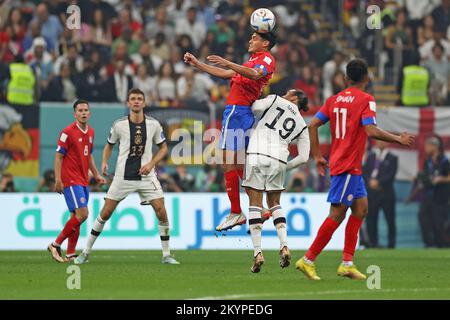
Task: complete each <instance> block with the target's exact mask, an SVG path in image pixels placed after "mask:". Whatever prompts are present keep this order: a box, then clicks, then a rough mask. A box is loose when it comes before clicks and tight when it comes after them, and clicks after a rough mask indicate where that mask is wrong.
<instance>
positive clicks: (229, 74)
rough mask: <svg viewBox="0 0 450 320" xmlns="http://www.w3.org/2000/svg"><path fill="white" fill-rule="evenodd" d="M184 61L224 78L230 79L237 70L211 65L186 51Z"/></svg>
mask: <svg viewBox="0 0 450 320" xmlns="http://www.w3.org/2000/svg"><path fill="white" fill-rule="evenodd" d="M184 62H185V63H187V64H190V65H191V66H193V67H195V68H197V69H199V70H201V71H204V72H207V73H209V74H210V75H213V76H215V77H219V78H222V79H230V78H232V77H233V76H234V75H235V72H234V71H233V70H225V69H222V68H218V67H215V66H211V65H209V64H206V63H203V62H201V61H198V59H197V58H196V57H195V56H194V55H193V54H192V53H190V52H186V53H185V54H184Z"/></svg>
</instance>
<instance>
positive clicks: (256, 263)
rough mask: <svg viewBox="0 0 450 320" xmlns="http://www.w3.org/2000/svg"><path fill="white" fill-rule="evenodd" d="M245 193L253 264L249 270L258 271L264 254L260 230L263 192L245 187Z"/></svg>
mask: <svg viewBox="0 0 450 320" xmlns="http://www.w3.org/2000/svg"><path fill="white" fill-rule="evenodd" d="M246 189H247V194H248V196H249V203H250V206H249V213H248V214H249V220H248V224H249V229H250V235H251V238H252V243H253V265H252V267H251V269H250V270H251V271H252V272H253V273H258V272H259V271H261V266H262V265H263V263H264V256H263V254H262V249H261V232H262V219H261V211H262V203H263V192H262V191H260V190H255V189H252V188H250V187H247V188H246Z"/></svg>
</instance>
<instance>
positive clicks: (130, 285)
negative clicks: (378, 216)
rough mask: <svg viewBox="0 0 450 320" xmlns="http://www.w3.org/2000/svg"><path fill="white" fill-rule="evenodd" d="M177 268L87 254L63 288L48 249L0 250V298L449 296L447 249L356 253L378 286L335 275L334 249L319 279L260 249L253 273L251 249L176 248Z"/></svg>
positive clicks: (132, 254) (132, 256) (156, 257)
mask: <svg viewBox="0 0 450 320" xmlns="http://www.w3.org/2000/svg"><path fill="white" fill-rule="evenodd" d="M174 253H175V256H176V258H177V259H178V260H179V261H180V262H181V265H162V264H161V252H160V251H94V252H93V253H92V254H91V256H90V258H89V260H90V261H89V263H87V264H85V265H82V266H80V284H81V289H80V290H76V289H74V290H69V289H68V288H67V280H68V278H69V277H70V276H71V274H68V273H67V267H69V266H70V265H69V264H59V263H57V262H55V261H53V260H52V259H51V258H50V255H49V253H48V252H47V251H45V250H42V251H0V299H219V300H226V299H250V300H265V299H282V300H286V299H308V300H309V299H450V250H449V249H431V250H419V249H418V250H409V249H408V250H403V249H402V250H362V251H357V253H356V257H355V263H356V265H357V267H358V268H359V269H360V270H361V271H363V272H366V270H367V268H368V267H369V266H370V265H376V266H379V267H380V271H381V289H373V290H369V289H368V287H367V283H366V281H355V280H350V279H347V278H341V277H338V276H337V275H336V270H337V267H338V265H339V263H340V259H341V255H342V254H341V252H339V251H325V252H324V253H323V254H322V255H320V257H319V258H318V259H317V261H316V263H317V272H318V274H319V276H320V277H321V278H322V280H321V281H319V282H313V281H310V280H308V279H306V278H305V277H304V276H303V274H301V273H300V272H299V271H297V270H296V269H295V261H296V260H297V259H298V258H300V257H301V255H302V254H303V253H304V251H296V250H294V251H293V252H292V254H293V259H292V262H291V265H290V266H289V267H288V268H287V269H281V268H280V267H279V264H278V252H277V251H265V252H264V257H265V260H266V263H265V264H264V265H263V268H262V271H261V272H260V273H259V274H252V273H251V272H250V267H251V262H252V251H250V250H246V251H209V250H201V251H200V250H196V251H175V252H174Z"/></svg>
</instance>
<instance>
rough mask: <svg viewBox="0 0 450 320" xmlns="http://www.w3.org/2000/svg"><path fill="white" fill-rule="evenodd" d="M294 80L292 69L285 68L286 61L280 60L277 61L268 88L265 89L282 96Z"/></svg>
mask: <svg viewBox="0 0 450 320" xmlns="http://www.w3.org/2000/svg"><path fill="white" fill-rule="evenodd" d="M294 80H295V78H294V76H293V74H292V70H286V61H283V60H280V61H278V62H277V68H276V70H275V73H274V74H273V77H272V79H270V82H269V86H268V89H269V90H267V91H268V92H270V93H271V94H277V95H279V96H283V95H284V93H285V92H287V90H288V89H289V88H290V87H292V85H293V83H294Z"/></svg>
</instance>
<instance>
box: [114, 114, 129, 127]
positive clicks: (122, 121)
mask: <svg viewBox="0 0 450 320" xmlns="http://www.w3.org/2000/svg"><path fill="white" fill-rule="evenodd" d="M125 122H128V116H124V117H121V118H119V119H116V120H114V122H113V124H112V126H113V127H114V126H116V125H118V124H122V123H125Z"/></svg>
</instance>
